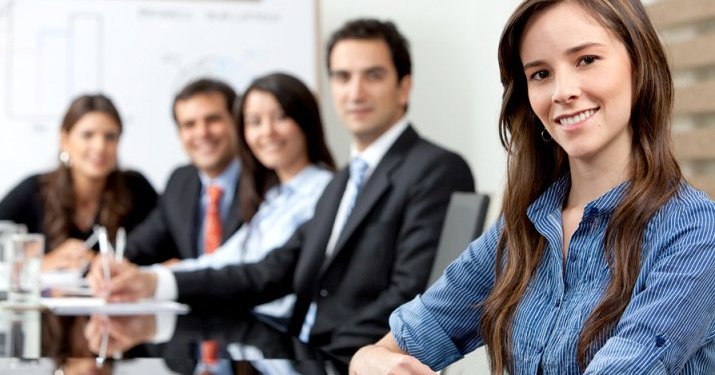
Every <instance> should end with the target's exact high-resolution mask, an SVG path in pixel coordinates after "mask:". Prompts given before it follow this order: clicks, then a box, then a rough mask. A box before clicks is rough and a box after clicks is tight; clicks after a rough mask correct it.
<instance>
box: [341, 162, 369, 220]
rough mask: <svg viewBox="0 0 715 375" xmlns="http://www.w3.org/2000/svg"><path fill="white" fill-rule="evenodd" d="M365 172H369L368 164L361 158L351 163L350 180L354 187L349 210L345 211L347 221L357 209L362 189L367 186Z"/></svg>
mask: <svg viewBox="0 0 715 375" xmlns="http://www.w3.org/2000/svg"><path fill="white" fill-rule="evenodd" d="M365 172H367V162H366V161H365V160H363V159H361V158H359V157H357V158H354V159H353V160H351V161H350V178H351V183H352V185H353V195H352V196H351V197H350V200H349V201H348V209H347V210H345V221H346V222H347V218H348V217H350V213H351V212H352V210H353V208H354V207H355V202H357V197H358V195H359V194H360V189H362V186H363V185H364V184H365V181H364V180H365Z"/></svg>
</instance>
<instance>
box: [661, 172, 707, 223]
mask: <svg viewBox="0 0 715 375" xmlns="http://www.w3.org/2000/svg"><path fill="white" fill-rule="evenodd" d="M663 211H666V212H670V213H676V214H680V215H695V216H702V217H703V218H710V220H715V202H713V201H712V200H711V199H710V198H709V197H708V195H707V194H706V193H705V192H703V191H702V190H698V189H697V188H695V187H694V186H692V185H690V184H689V183H687V182H685V181H683V182H681V183H680V186H679V187H678V190H677V192H676V194H675V195H674V196H673V197H672V198H671V199H670V200H669V201H668V202H667V203H666V204H665V205H664V206H663ZM668 216H670V217H672V216H673V215H668Z"/></svg>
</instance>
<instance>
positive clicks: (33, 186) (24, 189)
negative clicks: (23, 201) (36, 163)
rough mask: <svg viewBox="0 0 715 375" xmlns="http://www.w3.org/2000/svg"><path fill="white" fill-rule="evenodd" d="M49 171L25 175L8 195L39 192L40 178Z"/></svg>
mask: <svg viewBox="0 0 715 375" xmlns="http://www.w3.org/2000/svg"><path fill="white" fill-rule="evenodd" d="M47 175H49V173H44V174H33V175H30V176H27V177H25V178H24V179H22V180H21V181H20V183H18V184H17V185H15V187H14V188H12V190H10V193H9V194H8V195H36V194H39V192H40V186H41V185H42V179H43V178H45V177H46V176H47Z"/></svg>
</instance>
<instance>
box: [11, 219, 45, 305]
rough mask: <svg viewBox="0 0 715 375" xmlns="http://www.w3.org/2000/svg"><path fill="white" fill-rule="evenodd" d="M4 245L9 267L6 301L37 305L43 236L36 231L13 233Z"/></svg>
mask: <svg viewBox="0 0 715 375" xmlns="http://www.w3.org/2000/svg"><path fill="white" fill-rule="evenodd" d="M5 245H6V248H5V255H6V257H7V259H8V262H7V267H8V268H9V279H8V298H7V300H8V303H9V304H10V305H17V306H34V305H38V304H39V302H40V288H41V278H40V268H41V265H42V255H43V254H44V252H45V236H43V235H42V234H37V233H29V234H27V233H25V234H13V235H11V236H10V239H9V241H6V242H5Z"/></svg>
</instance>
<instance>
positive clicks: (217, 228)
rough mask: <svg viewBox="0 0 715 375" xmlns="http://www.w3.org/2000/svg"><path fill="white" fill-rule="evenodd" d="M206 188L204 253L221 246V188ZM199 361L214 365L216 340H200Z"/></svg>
mask: <svg viewBox="0 0 715 375" xmlns="http://www.w3.org/2000/svg"><path fill="white" fill-rule="evenodd" d="M206 190H207V192H208V195H209V203H208V205H207V206H206V216H204V254H211V253H213V252H214V251H215V250H216V248H218V247H219V246H221V236H222V229H221V215H220V213H219V205H220V203H221V196H222V195H223V190H221V187H219V186H217V185H211V186H209V187H208V188H207V189H206ZM201 361H202V362H203V363H204V364H205V365H207V366H215V365H216V363H217V362H218V343H217V342H216V340H204V341H202V342H201Z"/></svg>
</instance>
